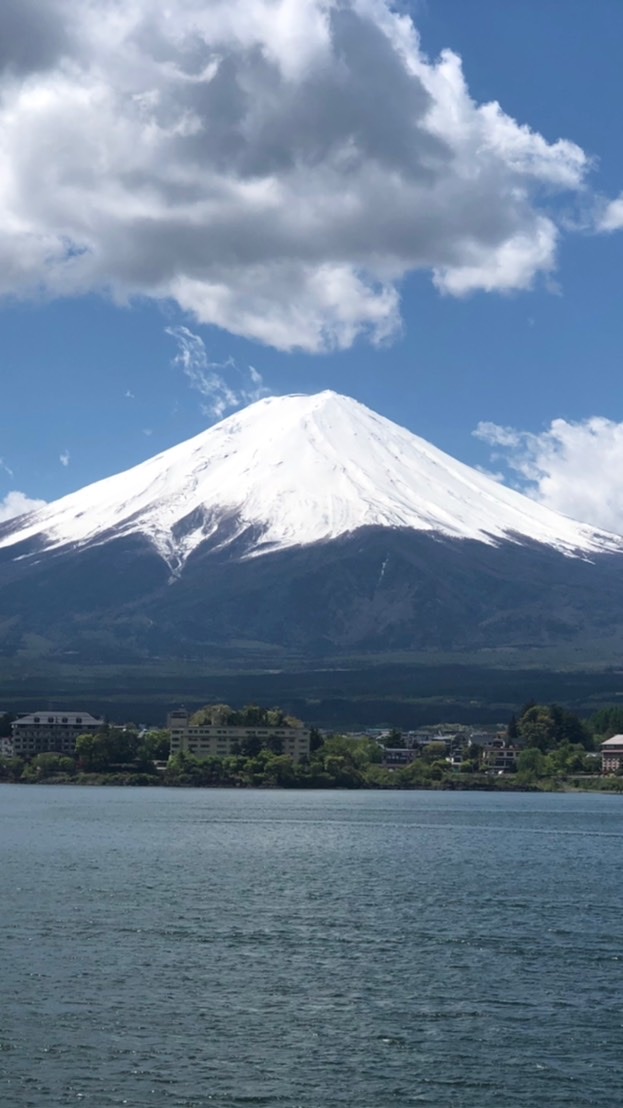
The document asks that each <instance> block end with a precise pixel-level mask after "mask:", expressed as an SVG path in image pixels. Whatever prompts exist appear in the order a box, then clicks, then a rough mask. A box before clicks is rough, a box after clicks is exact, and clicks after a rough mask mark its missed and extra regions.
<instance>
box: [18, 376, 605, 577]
mask: <svg viewBox="0 0 623 1108" xmlns="http://www.w3.org/2000/svg"><path fill="white" fill-rule="evenodd" d="M369 527H376V528H386V529H392V530H395V529H408V530H413V531H417V532H426V533H428V534H430V535H440V536H447V537H450V538H454V539H472V540H476V541H478V542H481V543H485V544H488V545H498V544H499V543H500V542H503V541H511V542H514V543H522V542H526V541H529V542H530V543H535V542H537V543H542V544H545V545H546V546H549V547H552V548H554V549H555V550H557V551H559V552H561V553H563V554H566V555H580V556H586V555H587V554H591V553H593V554H594V553H598V552H613V551H620V550H623V539H619V538H617V537H615V536H613V535H609V534H607V533H605V532H600V531H597V530H595V529H593V528H590V527H588V526H586V525H582V524H579V523H576V522H575V521H573V520H570V519H568V518H566V517H564V516H561V515H559V514H557V513H555V512H552V511H550V510H549V509H547V508H545V507H543V506H542V505H539V504H537V503H535V502H534V501H533V500H530V499H529V498H527V497H525V496H522V495H521V494H520V493H518V492H515V491H513V490H512V489H508V488H506V487H504V486H502V485H500V484H498V483H497V482H495V481H493V480H492V479H491V478H489V477H487V476H486V475H484V474H482V473H480V472H478V471H476V470H474V469H471V468H470V467H469V466H466V465H463V464H462V463H461V462H458V461H456V460H455V459H453V458H451V457H450V456H449V455H447V454H444V453H443V451H441V450H438V449H437V448H436V447H434V446H431V445H430V444H429V443H427V442H426V441H425V440H424V439H421V438H419V437H418V436H417V435H414V434H412V433H411V432H410V431H407V430H405V429H404V428H402V427H399V426H398V425H397V424H395V423H392V422H391V421H390V420H388V419H385V418H383V417H382V416H380V415H377V414H376V413H374V412H372V411H370V409H368V408H366V407H365V406H364V405H363V404H360V403H358V402H357V401H356V400H352V399H349V398H348V397H345V396H340V395H338V394H337V393H335V392H330V391H326V392H321V393H318V394H317V395H314V396H304V395H294V396H284V397H271V398H269V399H264V400H260V401H258V402H257V403H255V404H252V405H251V406H250V407H248V408H246V409H244V410H243V411H241V412H238V413H236V414H235V415H232V416H229V417H228V418H227V419H224V420H222V421H221V422H220V423H218V424H217V425H216V426H214V427H211V428H210V429H209V430H207V431H204V432H202V433H201V434H199V435H197V436H196V437H195V438H192V439H190V440H188V441H187V442H184V443H181V444H180V445H179V446H175V447H173V448H172V449H170V450H166V451H164V452H163V453H161V454H158V455H156V456H155V457H153V458H150V459H149V460H148V461H146V462H143V463H141V464H140V465H137V466H135V467H134V468H132V469H130V470H128V471H127V472H125V473H120V474H117V475H116V476H114V477H109V478H106V479H105V480H103V481H98V482H96V483H95V484H93V485H89V486H87V487H86V488H83V489H81V490H80V491H78V492H75V493H71V494H70V495H69V496H65V497H63V499H61V500H58V501H56V502H55V503H52V504H49V505H47V506H46V507H44V508H42V509H40V510H38V511H36V512H34V513H31V514H29V515H27V516H23V517H21V518H20V519H17V520H12V521H10V522H9V523H8V524H5V525H4V526H3V527H2V528H0V548H6V553H7V554H8V553H10V548H11V547H14V546H16V545H19V546H20V548H21V547H22V544H23V543H25V542H27V543H28V546H29V553H28V554H27V555H26V557H32V558H35V559H38V558H40V556H41V555H42V554H44V553H45V552H48V551H53V550H58V549H59V548H63V547H72V548H74V549H75V548H77V547H83V546H92V545H101V544H102V543H104V542H106V543H107V542H110V541H111V539H113V538H122V537H128V536H132V535H138V536H141V537H143V538H146V539H148V540H149V542H150V543H151V544H152V545H153V547H155V549H156V550H157V551H158V553H159V554H160V555H161V557H162V558H163V559H164V560H165V561H166V563H167V565H168V566H169V569H170V570H172V571H173V572H174V573H176V574H179V573H180V572H181V570H182V568H183V566H184V564H185V563H186V561H187V559H188V558H189V556H190V555H191V554H192V553H193V551H195V550H196V549H197V548H198V547H200V546H201V545H202V544H204V543H209V544H210V545H211V546H212V547H213V548H215V547H218V548H222V547H225V546H229V545H231V544H232V543H234V542H235V541H237V540H241V539H243V540H244V541H243V542H242V544H240V543H239V548H240V549H241V550H242V552H243V553H244V554H245V555H246V556H249V555H260V554H266V553H269V552H275V551H278V550H284V549H287V548H290V547H304V546H309V545H311V544H314V543H320V542H327V541H330V540H334V539H337V538H339V537H340V536H345V535H352V534H353V533H355V532H357V531H358V530H360V529H361V528H369ZM20 554H22V555H23V552H22V550H21V549H20Z"/></svg>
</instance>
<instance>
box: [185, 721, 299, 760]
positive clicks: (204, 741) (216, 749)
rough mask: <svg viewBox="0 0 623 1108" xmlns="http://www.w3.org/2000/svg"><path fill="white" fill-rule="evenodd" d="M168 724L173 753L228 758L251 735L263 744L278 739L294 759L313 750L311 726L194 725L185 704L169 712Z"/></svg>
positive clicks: (281, 748)
mask: <svg viewBox="0 0 623 1108" xmlns="http://www.w3.org/2000/svg"><path fill="white" fill-rule="evenodd" d="M167 728H168V730H169V731H170V732H171V757H173V756H174V755H175V754H193V755H194V756H195V757H196V758H208V757H210V756H211V755H214V754H216V755H218V756H219V757H221V758H226V757H228V756H229V755H230V754H238V753H240V745H241V743H243V742H245V740H248V739H259V740H260V741H261V743H262V745H267V744H268V742H269V740H271V741H274V748H275V750H276V751H277V752H280V753H282V754H287V755H288V756H289V757H290V758H292V761H293V762H298V761H299V759H300V758H302V757H303V756H305V755H308V754H309V738H310V732H309V728H307V727H304V726H303V725H302V724H301V725H300V726H299V727H292V726H290V727H288V726H285V725H283V726H281V727H266V726H258V727H237V726H232V725H229V724H225V723H223V724H211V723H204V724H201V725H200V726H198V727H193V726H191V723H190V715H189V713H188V712H187V711H186V709H185V708H179V709H177V710H176V711H175V712H169V715H168V716H167Z"/></svg>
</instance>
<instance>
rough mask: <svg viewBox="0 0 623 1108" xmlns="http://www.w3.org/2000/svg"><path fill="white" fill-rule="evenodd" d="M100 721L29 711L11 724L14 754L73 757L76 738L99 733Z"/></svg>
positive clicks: (84, 716)
mask: <svg viewBox="0 0 623 1108" xmlns="http://www.w3.org/2000/svg"><path fill="white" fill-rule="evenodd" d="M103 726H104V720H103V719H97V718H96V717H95V716H92V715H91V714H90V713H89V712H44V711H41V712H31V713H30V715H27V716H20V717H19V719H16V720H14V722H13V723H12V724H11V731H12V736H13V737H12V743H13V753H14V754H15V755H16V756H17V757H21V758H34V756H35V755H36V754H47V753H54V754H73V753H74V751H75V749H76V739H77V738H78V736H79V735H85V734H87V733H93V732H95V731H99V730H100V728H101V727H103Z"/></svg>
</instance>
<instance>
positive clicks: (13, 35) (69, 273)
mask: <svg viewBox="0 0 623 1108" xmlns="http://www.w3.org/2000/svg"><path fill="white" fill-rule="evenodd" d="M0 94H1V95H0V259H1V261H2V265H1V266H0V294H2V293H5V294H22V295H27V294H29V293H31V292H32V291H33V290H36V291H37V292H38V293H40V291H41V289H44V290H46V291H47V293H48V294H49V295H76V294H81V293H84V292H86V291H93V290H94V291H105V292H107V293H109V294H111V295H113V296H114V297H116V298H118V299H119V300H121V301H127V300H129V299H131V298H132V297H134V296H148V297H152V298H156V299H163V300H166V299H173V300H174V301H176V302H177V303H178V304H179V305H180V307H181V308H182V309H183V310H185V311H187V312H189V313H191V314H192V315H193V316H194V317H195V318H196V319H197V320H198V321H199V322H200V323H203V324H215V325H217V326H219V327H222V328H225V329H227V330H229V331H230V332H232V333H236V334H240V335H244V336H247V337H248V338H251V339H255V340H259V341H261V342H264V343H268V344H271V345H273V346H275V347H278V348H280V349H283V350H291V349H293V348H297V347H298V348H301V349H305V350H309V351H320V350H326V349H332V348H344V347H348V346H349V345H351V344H352V343H353V342H354V340H355V339H356V338H357V337H358V336H360V335H366V336H368V337H369V338H370V339H371V340H372V341H374V342H377V343H379V342H384V341H386V340H388V339H390V338H391V337H392V336H393V335H395V333H396V332H397V331H398V329H399V328H400V296H399V288H400V283H401V280H402V279H403V278H404V277H405V275H406V274H408V273H409V272H411V271H414V270H418V269H419V270H426V271H429V272H430V273H431V275H432V279H433V280H434V282H435V285H436V286H437V288H438V289H439V290H440V291H442V292H444V293H448V294H451V295H455V296H462V295H465V294H467V293H470V292H472V291H474V290H477V289H481V290H486V291H490V292H493V291H506V290H513V289H525V288H528V287H529V286H530V285H531V284H532V283H533V281H534V280H535V278H536V277H537V276H538V275H539V274H544V275H547V274H549V273H550V272H551V271H552V270H553V268H554V266H555V261H556V246H557V241H558V237H559V221H558V220H557V215H556V210H557V208H556V204H557V199H558V197H559V194H561V193H568V192H571V193H573V192H578V191H581V190H582V189H583V188H584V187H585V177H586V173H587V171H588V169H589V167H590V164H589V159H588V158H587V157H586V155H585V154H584V152H583V151H582V150H581V149H580V148H579V147H578V146H577V145H575V144H574V143H573V142H570V141H566V140H564V139H558V140H557V141H554V142H548V141H547V140H546V139H545V138H544V137H543V136H541V135H540V134H538V133H536V132H534V131H532V130H530V128H529V127H528V126H525V125H523V124H520V123H518V122H516V121H515V120H514V119H512V118H511V117H510V116H508V115H506V114H505V113H504V111H503V110H502V108H501V107H500V106H499V105H498V104H497V103H489V104H477V103H475V102H474V100H473V99H472V98H471V97H470V94H469V90H468V87H467V84H466V82H465V79H464V77H463V73H462V69H461V61H460V59H459V58H458V57H457V55H456V54H454V53H452V52H450V51H445V52H443V53H442V54H441V56H440V57H439V58H437V59H433V60H430V59H428V58H427V57H426V56H425V55H424V53H423V52H422V49H421V46H420V42H419V39H418V36H417V32H416V29H415V27H414V25H413V22H412V20H411V18H410V17H409V16H408V15H405V14H399V13H397V12H395V11H393V10H392V8H391V6H390V2H389V0H211V2H210V3H206V2H205V0H177V3H176V4H175V5H173V6H172V5H166V4H160V5H157V4H154V3H152V2H151V0H122V2H121V0H3V4H2V5H0Z"/></svg>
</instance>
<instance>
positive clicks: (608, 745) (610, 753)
mask: <svg viewBox="0 0 623 1108" xmlns="http://www.w3.org/2000/svg"><path fill="white" fill-rule="evenodd" d="M621 766H623V735H613V736H612V738H611V739H606V741H605V742H604V743H602V744H601V772H602V773H616V772H617V770H619V769H621Z"/></svg>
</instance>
